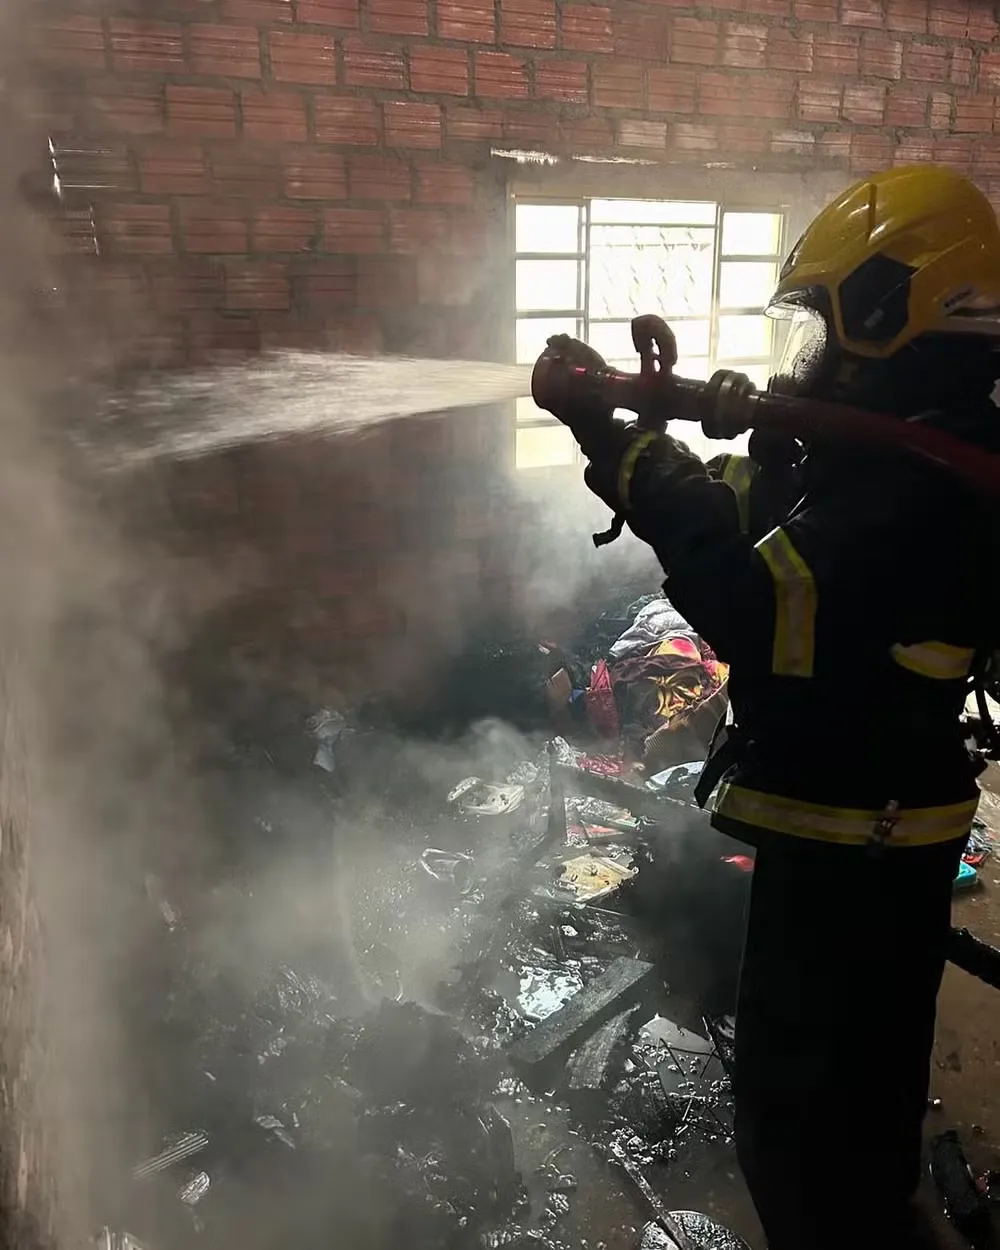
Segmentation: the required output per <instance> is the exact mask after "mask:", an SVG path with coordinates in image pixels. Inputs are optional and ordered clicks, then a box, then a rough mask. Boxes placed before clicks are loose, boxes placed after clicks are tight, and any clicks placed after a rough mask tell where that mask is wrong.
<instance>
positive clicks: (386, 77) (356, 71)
mask: <svg viewBox="0 0 1000 1250" xmlns="http://www.w3.org/2000/svg"><path fill="white" fill-rule="evenodd" d="M344 81H345V83H346V84H347V85H348V87H375V88H376V89H377V90H380V91H403V90H405V89H406V85H407V83H406V64H405V62H404V60H403V54H402V53H401V52H395V51H393V50H392V49H390V48H368V47H366V46H365V45H364V44H362V43H358V42H357V41H355V40H353V39H348V40H346V41H345V43H344Z"/></svg>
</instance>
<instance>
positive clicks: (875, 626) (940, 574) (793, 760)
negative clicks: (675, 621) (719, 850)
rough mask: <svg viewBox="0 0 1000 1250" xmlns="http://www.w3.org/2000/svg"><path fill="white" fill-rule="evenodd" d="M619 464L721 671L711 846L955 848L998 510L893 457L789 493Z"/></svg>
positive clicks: (720, 469)
mask: <svg viewBox="0 0 1000 1250" xmlns="http://www.w3.org/2000/svg"><path fill="white" fill-rule="evenodd" d="M995 425H996V426H1000V413H998V412H997V411H996V409H994V408H992V406H990V408H989V410H988V411H987V410H984V411H983V412H982V413H981V414H977V415H976V418H975V419H974V420H973V421H972V422H971V427H972V429H973V432H975V430H983V431H986V434H985V435H984V441H985V442H986V443H989V442H990V441H992V430H993V427H994V426H995ZM965 432H968V431H965ZM628 460H629V456H628V453H626V465H627V467H626V470H625V472H624V476H623V475H622V472H621V471H620V472H619V475H618V478H617V482H618V487H619V489H621V488H622V487H625V494H626V495H627V502H628V511H627V516H628V520H629V524H630V527H631V528H632V529H633V530H634V531H635V533H636V534H637V535H638V536H639V537H640V538H643V539H644V540H646V541H647V542H648V543H649V544H650V545H651V546H652V547H653V549H654V550H655V552H656V554H657V556H658V558H659V560H660V562H661V564H662V566H663V569H664V570H665V572H666V574H667V580H666V582H665V590H666V593H667V594H668V596H669V598H670V600H671V602H672V603H673V604H674V605H675V606H676V607H677V609H678V611H680V612H681V613H682V614H683V615H684V617H685V618H686V619H687V620H688V621H689V622H690V623H691V626H692V628H694V629H695V630H697V631H698V633H699V634H701V635H702V637H704V638H705V639H706V641H707V642H708V643H709V644H710V645H711V646H712V648H713V649H714V650H715V651H716V653H717V654H718V656H719V657H720V659H722V660H724V661H726V662H727V663H728V664H729V665H730V666H731V667H730V680H729V693H730V698H731V703H732V715H733V720H734V722H735V723H734V726H733V727H731V728H730V730H729V731H728V734H727V735H723V739H724V743H723V745H722V747H721V753H720V754H718V755H716V756H714V757H713V759H712V760H710V763H709V765H708V766H707V769H706V775H709V774H714V776H715V777H716V778H717V779H718V786H717V789H715V793H714V799H713V807H714V817H713V819H714V823H715V824H716V825H717V827H719V828H721V829H724V830H725V831H727V832H730V833H734V834H736V835H737V836H739V837H742V838H743V839H744V840H747V841H750V842H753V843H755V844H758V845H759V844H761V842H762V841H764V840H769V838H770V837H771V836H772V835H775V834H777V835H781V834H785V835H791V836H795V837H805V838H812V839H816V838H819V839H821V840H823V841H826V842H834V843H845V844H852V845H858V844H863V843H866V842H867V843H871V844H887V845H888V846H890V847H895V846H908V845H924V844H928V843H933V842H942V841H948V840H950V839H952V838H956V837H961V836H963V834H964V833H966V832H967V831H968V828H969V826H970V825H971V821H972V817H973V815H974V812H975V807H976V802H977V799H978V786H977V784H976V776H977V774H978V772H979V767H978V764H977V762H976V761H975V759H974V758H973V756H972V755H971V754H970V751H969V750H968V748H967V745H966V742H965V740H964V739H965V734H964V732H963V730H962V728H961V726H960V720H959V718H960V715H961V712H962V709H963V706H964V703H965V699H966V695H967V691H968V685H969V677H970V673H971V672H972V671H973V668H974V666H975V665H976V664H977V663H978V662H979V660H980V659H981V658H982V657H985V656H986V655H987V654H989V653H990V652H992V651H993V650H994V649H995V648H997V647H998V646H1000V605H998V593H997V590H996V588H995V586H994V582H995V580H996V579H997V574H998V573H1000V565H998V563H997V558H996V557H997V552H998V546H1000V545H998V541H997V519H996V516H995V515H994V513H993V510H992V508H991V507H990V506H989V505H988V504H987V503H986V502H985V501H984V500H982V499H981V498H977V497H975V496H973V495H972V494H970V493H969V491H968V490H967V489H966V488H964V487H962V486H961V485H960V484H958V483H957V482H955V481H954V480H953V479H951V478H950V477H949V476H948V475H947V474H946V473H945V472H944V471H943V470H940V469H937V468H935V467H932V466H926V465H924V464H922V463H920V462H918V461H916V460H915V459H912V458H910V457H908V456H906V455H904V454H900V453H881V454H874V453H871V452H868V451H864V452H859V451H857V450H854V451H851V452H846V451H842V452H839V453H830V452H826V453H822V454H821V453H816V454H814V455H811V456H808V457H806V458H805V459H804V460H803V461H802V462H801V463H800V464H798V465H794V466H790V467H789V468H788V471H787V474H788V476H787V477H786V478H785V479H784V480H782V479H781V476H780V474H777V475H776V474H775V472H774V471H773V470H772V471H771V472H770V473H769V475H762V474H761V473H760V472H759V471H758V470H757V468H756V466H755V465H754V463H753V461H748V462H746V463H745V464H744V465H743V466H742V467H741V466H740V465H739V464H738V462H737V461H734V460H731V459H726V460H722V461H718V462H716V463H715V464H714V465H713V466H712V467H711V468H710V467H707V466H705V465H703V464H702V463H701V461H699V460H698V459H697V458H696V457H693V456H691V455H690V454H689V453H687V452H686V449H684V448H682V447H681V446H680V445H679V444H677V443H675V442H674V441H673V440H672V439H670V438H669V437H667V436H666V435H664V436H660V437H658V438H657V439H655V440H653V441H652V442H649V443H647V444H646V446H645V448H644V449H643V450H642V451H641V452H640V453H639V454H638V455H634V454H633V456H632V457H631V463H627V462H628ZM793 488H794V489H793ZM741 493H742V494H741ZM799 495H801V498H799V499H798V502H796V503H794V504H793V505H791V506H789V505H788V502H787V501H788V500H789V499H790V498H792V497H798V496H799ZM744 496H745V497H744ZM755 496H756V497H755ZM726 738H728V741H725V739H726ZM720 774H721V775H720Z"/></svg>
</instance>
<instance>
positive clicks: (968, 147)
mask: <svg viewBox="0 0 1000 1250" xmlns="http://www.w3.org/2000/svg"><path fill="white" fill-rule="evenodd" d="M975 142H976V143H978V142H979V140H978V139H977V140H975ZM972 148H973V140H971V139H935V140H934V160H935V162H936V163H937V164H939V165H950V166H951V167H952V168H953V169H957V170H958V171H959V173H962V174H967V173H969V172H970V171H971V169H972Z"/></svg>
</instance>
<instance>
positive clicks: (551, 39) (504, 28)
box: [500, 0, 556, 48]
mask: <svg viewBox="0 0 1000 1250" xmlns="http://www.w3.org/2000/svg"><path fill="white" fill-rule="evenodd" d="M500 42H501V43H507V44H512V45H514V46H515V47H520V48H554V47H555V46H556V6H555V3H554V0H500Z"/></svg>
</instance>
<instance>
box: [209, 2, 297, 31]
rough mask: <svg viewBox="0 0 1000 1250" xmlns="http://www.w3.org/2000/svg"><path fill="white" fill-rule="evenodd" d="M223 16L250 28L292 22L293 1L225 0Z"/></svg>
mask: <svg viewBox="0 0 1000 1250" xmlns="http://www.w3.org/2000/svg"><path fill="white" fill-rule="evenodd" d="M222 16H223V17H225V18H227V19H228V20H229V21H232V22H246V24H247V25H248V26H270V25H272V24H274V23H275V22H290V21H291V20H292V16H293V14H292V0H223V3H222Z"/></svg>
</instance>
